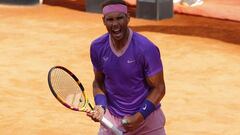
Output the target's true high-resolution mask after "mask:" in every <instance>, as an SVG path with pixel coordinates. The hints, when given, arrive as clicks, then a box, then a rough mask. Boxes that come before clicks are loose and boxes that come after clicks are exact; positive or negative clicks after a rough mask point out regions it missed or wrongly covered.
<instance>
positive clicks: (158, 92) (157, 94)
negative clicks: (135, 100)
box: [147, 84, 165, 106]
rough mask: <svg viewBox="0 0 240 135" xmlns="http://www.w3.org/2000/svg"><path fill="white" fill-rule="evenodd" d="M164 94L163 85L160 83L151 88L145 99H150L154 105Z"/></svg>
mask: <svg viewBox="0 0 240 135" xmlns="http://www.w3.org/2000/svg"><path fill="white" fill-rule="evenodd" d="M164 95H165V85H164V84H160V85H159V86H158V87H154V88H152V90H151V92H150V93H149V95H148V96H147V100H149V101H151V102H152V103H153V104H154V105H155V106H156V105H158V104H159V102H161V100H162V99H163V97H164Z"/></svg>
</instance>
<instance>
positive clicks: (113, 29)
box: [103, 12, 130, 40]
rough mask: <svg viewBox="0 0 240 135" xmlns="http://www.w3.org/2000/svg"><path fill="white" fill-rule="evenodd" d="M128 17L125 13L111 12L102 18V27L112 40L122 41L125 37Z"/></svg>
mask: <svg viewBox="0 0 240 135" xmlns="http://www.w3.org/2000/svg"><path fill="white" fill-rule="evenodd" d="M129 20H130V17H129V16H128V15H126V14H125V13H121V12H113V13H108V14H107V15H105V16H104V17H103V22H104V25H105V26H106V28H107V30H108V32H109V34H110V35H111V37H112V38H113V39H114V40H122V39H124V38H125V37H126V36H127V31H128V22H129Z"/></svg>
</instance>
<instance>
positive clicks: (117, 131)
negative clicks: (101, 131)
mask: <svg viewBox="0 0 240 135" xmlns="http://www.w3.org/2000/svg"><path fill="white" fill-rule="evenodd" d="M101 123H102V124H104V125H105V126H107V127H108V128H109V129H111V130H112V132H113V133H114V134H115V135H123V132H122V131H120V130H119V129H118V128H116V127H115V126H114V125H113V124H112V122H110V121H109V120H107V119H106V118H105V117H103V118H102V120H101Z"/></svg>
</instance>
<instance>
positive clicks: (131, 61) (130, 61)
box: [127, 60, 135, 63]
mask: <svg viewBox="0 0 240 135" xmlns="http://www.w3.org/2000/svg"><path fill="white" fill-rule="evenodd" d="M133 62H135V60H128V61H127V63H133Z"/></svg>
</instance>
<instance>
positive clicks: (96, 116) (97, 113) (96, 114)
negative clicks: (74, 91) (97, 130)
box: [86, 105, 105, 122]
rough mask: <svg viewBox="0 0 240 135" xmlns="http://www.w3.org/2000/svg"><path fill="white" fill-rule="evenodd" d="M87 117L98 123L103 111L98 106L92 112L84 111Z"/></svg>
mask: <svg viewBox="0 0 240 135" xmlns="http://www.w3.org/2000/svg"><path fill="white" fill-rule="evenodd" d="M86 113H87V116H88V117H90V118H91V119H92V120H93V121H95V122H99V121H101V119H102V117H103V115H104V113H105V110H104V109H103V108H102V107H101V106H100V105H96V106H95V107H94V110H93V111H92V110H86Z"/></svg>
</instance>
